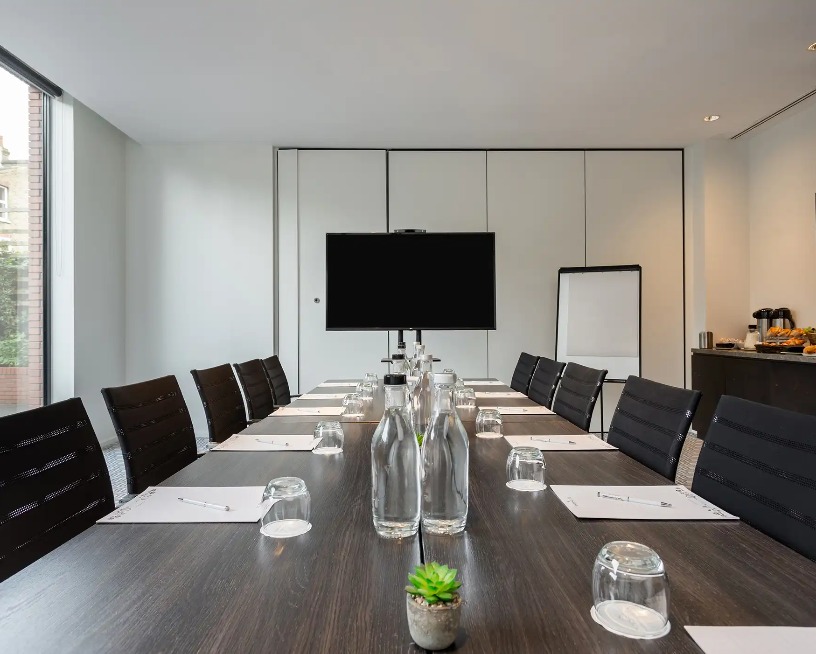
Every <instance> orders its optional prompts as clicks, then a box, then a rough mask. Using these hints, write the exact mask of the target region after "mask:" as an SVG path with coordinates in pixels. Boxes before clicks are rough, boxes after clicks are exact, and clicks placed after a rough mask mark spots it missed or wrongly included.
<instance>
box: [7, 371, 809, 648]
mask: <svg viewBox="0 0 816 654" xmlns="http://www.w3.org/2000/svg"><path fill="white" fill-rule="evenodd" d="M339 381H342V380H335V383H339ZM470 385H472V386H475V387H476V390H477V391H479V390H481V391H486V390H489V391H503V390H504V391H507V390H509V389H508V388H507V387H502V386H495V385H492V386H484V387H479V386H478V384H477V383H471V384H470ZM343 390H350V389H343V388H340V387H334V388H332V387H318V388H317V389H315V390H314V391H312V392H315V393H329V392H342V391H343ZM340 403H341V400H308V399H304V400H297V401H296V402H294V403H293V404H292V406H294V407H304V406H309V405H315V404H319V405H321V406H328V405H339V404H340ZM479 403H480V404H491V405H493V404H500V405H502V406H507V405H511V404H512V405H516V406H535V405H534V403H533V402H531V401H530V400H528V399H526V398H518V399H513V400H511V399H509V398H504V399H502V400H501V401H499V402H496V401H493V400H490V401H486V402H485V401H479ZM382 409H383V398H382V390H381V386H380V388H379V389H378V391H377V393H376V394H375V398H374V400H373V401H372V402H370V407H369V408H368V409H367V410H366V412H365V414H364V415H363V416H362V417H360V418H348V417H343V418H341V420H342V422H343V428H344V431H345V446H344V451H343V453H342V454H339V455H335V456H321V455H317V454H313V453H310V452H210V453H209V454H207V455H206V456H203V457H201V458H200V459H198V460H197V461H196V462H194V463H192V464H191V465H190V466H188V467H187V468H185V469H183V470H181V471H180V472H178V473H177V474H175V475H174V476H172V477H171V478H169V479H168V480H167V481H165V482H164V484H163V485H167V486H237V485H242V486H250V485H252V486H255V485H257V486H263V485H265V484H266V483H267V482H268V481H269V480H270V479H272V478H274V477H279V476H284V475H287V476H288V475H291V476H297V477H301V478H302V479H304V480H305V481H306V484H307V485H308V488H309V491H310V493H311V498H312V513H311V522H312V529H311V530H310V531H309V532H308V533H306V534H304V535H302V536H298V537H296V538H291V539H282V540H274V539H270V538H266V537H264V536H262V535H261V534H260V533H259V527H258V524H257V523H256V524H117V525H113V524H107V525H95V526H93V527H92V528H90V529H88V530H87V531H85V532H83V533H82V534H80V535H79V536H77V537H76V538H74V539H72V540H71V541H69V542H68V543H66V544H64V545H63V546H61V547H60V548H58V549H56V550H55V551H53V552H51V553H50V554H48V555H46V556H45V557H43V558H42V559H40V560H39V561H37V562H36V563H34V564H32V565H31V566H29V567H28V568H26V569H25V570H23V571H21V572H20V573H18V574H17V575H15V576H13V577H11V578H10V579H8V580H7V581H5V582H3V583H2V584H0V652H3V653H4V654H5V653H11V652H26V653H31V652H56V651H60V652H412V651H421V650H419V648H417V647H416V646H415V645H413V644H412V641H411V637H410V634H409V631H408V624H407V619H406V615H405V613H406V611H405V592H404V586H405V584H406V575H407V573H408V572H409V571H410V570H412V568H413V567H414V566H415V565H417V564H419V563H420V562H422V561H439V562H441V563H445V564H448V565H451V566H453V567H456V568H457V569H458V570H459V578H460V580H461V581H462V584H463V585H462V589H461V594H462V597H463V599H464V607H463V612H462V623H461V627H460V630H459V634H458V637H457V640H456V642H455V644H454V646H453V647H452V650H455V651H463V652H528V651H529V652H533V651H535V652H604V653H609V652H697V653H699V652H700V651H701V650H700V649H699V648H698V647H697V645H696V644H695V643H694V641H693V640H692V639H691V638H690V637H689V635H688V634H687V633H686V632H685V630H684V629H683V627H684V625H787V626H809V627H812V626H816V610H814V608H813V607H814V606H816V563H814V562H812V561H810V560H808V559H806V558H805V557H803V556H801V555H799V554H797V553H795V552H793V551H792V550H790V549H789V548H787V547H785V546H784V545H781V544H780V543H778V542H776V541H774V540H773V539H771V538H769V537H767V536H765V535H764V534H762V533H760V532H758V531H756V530H755V529H753V528H751V527H749V526H748V525H746V524H744V523H742V522H650V521H618V520H579V519H577V518H575V517H574V516H573V515H572V513H571V512H570V511H569V510H568V509H567V508H566V507H565V506H564V505H563V504H562V503H561V502H560V501H559V499H558V498H557V497H556V496H555V495H554V494H553V493H552V491H551V490H549V489H547V490H545V491H542V492H537V493H519V492H514V491H511V490H509V489H508V488H506V486H505V481H506V478H505V460H506V457H507V454H508V452H509V450H510V446H509V444H508V443H507V441H505V440H504V439H496V440H486V439H479V438H476V437H475V436H474V424H473V419H474V417H475V411H473V410H472V409H471V410H468V411H470V413H469V414H468V415H463V418H464V420H463V422H464V423H465V426H466V427H467V430H468V433H469V436H470V506H469V513H468V521H467V527H466V529H465V531H464V532H463V533H461V534H458V535H456V536H448V537H443V536H432V535H423V534H421V533H420V534H418V535H417V536H416V537H413V538H407V539H403V540H397V541H394V540H385V539H380V538H379V537H378V536H377V535H376V534H375V532H374V528H373V526H372V522H371V507H370V502H371V481H370V442H371V438H372V435H373V433H374V429H375V428H376V423H377V422H378V421H379V419H380V416H381V415H382ZM508 418H509V416H508ZM320 419H321V418H320V417H315V416H290V417H281V416H276V415H274V414H273V415H272V416H270V417H269V418H266V419H264V420H262V421H261V422H258V423H255V424H252V425H251V426H249V427H248V428H247V429H246V430H245V431H246V433H250V434H291V433H305V434H308V433H311V432H312V430H313V429H314V426H315V425H316V424H317V422H318V421H319V420H320ZM504 427H505V433H507V434H519V435H523V434H531V433H535V434H566V433H583V432H581V431H580V430H579V429H578V428H576V427H574V426H573V425H571V424H570V423H568V422H567V421H565V420H563V419H562V418H560V417H558V416H556V415H546V416H540V415H535V416H526V415H522V416H512V419H510V420H508V419H505V425H504ZM544 456H545V459H546V464H547V480H546V481H547V483H548V484H626V485H636V484H650V485H655V484H668V483H670V482H669V480H667V479H665V478H664V477H662V476H660V475H658V474H657V473H655V472H653V471H651V470H650V469H647V468H645V467H644V466H642V465H641V464H639V463H637V462H636V461H634V460H633V459H630V458H629V457H627V456H626V455H625V454H622V453H620V452H618V451H592V452H545V453H544ZM613 540H635V541H639V542H642V543H645V544H647V545H649V546H651V547H653V548H654V549H655V550H656V551H657V552H658V553H659V554H660V556H661V557H662V558H663V561H664V562H665V565H666V569H667V572H668V577H669V581H670V587H671V600H670V616H669V617H670V621H671V625H672V627H671V631H670V633H669V634H668V635H666V636H665V637H663V638H661V639H659V640H632V639H628V638H624V637H620V636H616V635H613V634H611V633H609V632H607V631H606V630H604V629H603V628H602V627H601V626H599V625H598V624H596V623H595V622H594V621H593V620H592V618H591V616H590V608H591V606H592V588H591V575H592V566H593V562H594V559H595V556H596V555H597V553H598V551H599V550H600V548H601V547H602V546H603V545H604V543H607V542H609V541H613Z"/></svg>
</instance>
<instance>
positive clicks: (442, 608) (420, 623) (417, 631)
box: [405, 595, 462, 650]
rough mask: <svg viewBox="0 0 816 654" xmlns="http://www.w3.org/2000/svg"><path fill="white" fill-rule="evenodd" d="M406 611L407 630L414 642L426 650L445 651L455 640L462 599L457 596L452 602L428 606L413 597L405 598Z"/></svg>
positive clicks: (407, 596) (423, 601)
mask: <svg viewBox="0 0 816 654" xmlns="http://www.w3.org/2000/svg"><path fill="white" fill-rule="evenodd" d="M405 606H406V607H407V610H408V628H409V629H410V631H411V638H413V639H414V642H415V643H416V644H417V645H419V646H420V647H422V648H423V649H428V650H438V649H445V648H446V647H449V646H450V645H452V644H453V641H454V640H456V633H457V632H458V631H459V617H460V616H461V614H462V599H461V598H460V597H459V596H458V595H457V596H456V598H455V599H454V600H453V601H452V602H438V603H436V604H428V603H426V602H425V600H421V601H417V600H416V599H414V596H413V595H406V596H405Z"/></svg>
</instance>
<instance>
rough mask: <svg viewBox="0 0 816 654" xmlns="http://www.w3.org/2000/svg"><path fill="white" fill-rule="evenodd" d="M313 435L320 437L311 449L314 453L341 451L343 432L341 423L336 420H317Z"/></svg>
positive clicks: (336, 452) (335, 452)
mask: <svg viewBox="0 0 816 654" xmlns="http://www.w3.org/2000/svg"><path fill="white" fill-rule="evenodd" d="M314 437H315V438H319V439H320V442H319V443H318V444H317V445H316V446H315V448H314V449H313V450H312V451H313V452H314V453H315V454H340V452H342V451H343V440H344V438H345V434H344V433H343V427H342V425H341V424H340V423H339V422H337V421H336V420H325V421H323V422H318V423H317V427H315V430H314Z"/></svg>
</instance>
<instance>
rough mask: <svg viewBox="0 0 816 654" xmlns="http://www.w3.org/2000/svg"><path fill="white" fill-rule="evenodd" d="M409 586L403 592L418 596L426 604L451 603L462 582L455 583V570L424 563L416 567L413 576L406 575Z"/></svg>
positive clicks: (437, 564)
mask: <svg viewBox="0 0 816 654" xmlns="http://www.w3.org/2000/svg"><path fill="white" fill-rule="evenodd" d="M408 581H410V582H411V585H410V586H406V587H405V590H406V591H408V592H409V593H410V594H411V595H419V596H421V597H423V598H424V599H425V601H426V602H428V604H436V603H437V602H451V601H453V599H454V598H455V597H456V595H458V593H457V592H456V591H457V589H458V588H459V587H460V586H461V585H462V582H460V581H456V569H455V568H448V566H446V565H440V564H439V563H426V564H425V565H424V566H423V565H418V566H417V567H416V570H415V571H414V574H409V575H408Z"/></svg>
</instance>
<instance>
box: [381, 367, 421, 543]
mask: <svg viewBox="0 0 816 654" xmlns="http://www.w3.org/2000/svg"><path fill="white" fill-rule="evenodd" d="M384 388H385V413H384V414H383V417H382V420H380V424H379V425H377V429H376V430H375V431H374V438H373V439H372V441H371V512H372V514H373V518H374V529H375V530H376V531H377V534H378V535H379V536H382V537H383V538H404V537H406V536H413V535H414V534H416V533H417V530H418V528H419V502H420V483H421V479H420V472H419V465H420V453H419V444H418V443H417V439H416V435H415V433H414V426H413V425H412V424H411V416H410V413H409V410H408V390H407V388H406V386H405V375H386V376H385V380H384Z"/></svg>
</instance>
